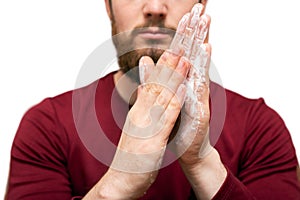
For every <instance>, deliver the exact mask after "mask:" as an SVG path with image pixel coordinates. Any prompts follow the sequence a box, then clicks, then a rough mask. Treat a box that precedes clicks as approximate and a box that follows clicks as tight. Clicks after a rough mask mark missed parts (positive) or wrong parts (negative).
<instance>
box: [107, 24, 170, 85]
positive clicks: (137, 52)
mask: <svg viewBox="0 0 300 200" xmlns="http://www.w3.org/2000/svg"><path fill="white" fill-rule="evenodd" d="M151 26H154V25H153V24H152V23H151V21H149V22H147V23H146V24H143V25H140V26H137V27H135V29H134V30H132V31H127V32H123V33H121V32H119V31H118V27H117V24H116V22H115V20H112V36H113V43H114V45H115V47H116V50H117V56H118V64H119V67H120V70H121V71H122V72H123V73H124V74H126V75H127V76H128V77H130V78H131V79H132V80H134V81H135V82H137V83H140V78H139V68H138V66H139V60H140V58H141V57H142V56H149V57H151V58H152V60H153V62H154V63H157V61H158V60H159V58H160V56H161V55H162V53H163V52H164V51H165V50H166V49H167V48H168V46H169V44H170V42H171V40H169V41H164V42H162V44H160V43H159V42H158V41H155V40H153V41H151V40H149V41H142V42H136V41H135V37H136V36H137V35H138V33H139V31H141V30H143V29H146V28H147V27H151ZM155 26H156V27H159V28H160V29H163V30H165V31H166V32H167V33H168V34H170V35H171V37H170V38H173V36H174V34H175V32H176V29H175V28H167V27H166V26H165V25H164V24H163V21H161V22H159V23H157V24H155Z"/></svg>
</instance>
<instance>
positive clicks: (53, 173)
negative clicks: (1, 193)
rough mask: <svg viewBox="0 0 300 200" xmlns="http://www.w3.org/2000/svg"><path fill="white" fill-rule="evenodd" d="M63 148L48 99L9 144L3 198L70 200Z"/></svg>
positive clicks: (63, 139)
mask: <svg viewBox="0 0 300 200" xmlns="http://www.w3.org/2000/svg"><path fill="white" fill-rule="evenodd" d="M66 146H67V144H66V137H65V136H64V134H63V129H61V128H60V127H59V124H58V123H57V120H56V118H55V110H54V109H53V107H52V105H51V102H50V100H49V99H47V100H45V101H43V102H42V103H41V104H39V105H37V106H35V107H33V108H31V109H30V110H29V111H28V112H27V113H26V114H25V115H24V117H23V119H22V120H21V123H20V125H19V128H18V131H17V134H16V136H15V139H14V142H13V145H12V149H11V163H10V174H9V180H8V184H7V192H6V196H5V199H6V200H15V199H24V200H25V199H30V200H34V199H37V200H40V199H43V200H45V199H46V200H47V199H60V200H64V199H66V200H67V199H72V192H71V184H70V178H69V174H68V171H67V163H66V156H67V155H66V154H67V152H66V150H65V149H64V148H63V147H66Z"/></svg>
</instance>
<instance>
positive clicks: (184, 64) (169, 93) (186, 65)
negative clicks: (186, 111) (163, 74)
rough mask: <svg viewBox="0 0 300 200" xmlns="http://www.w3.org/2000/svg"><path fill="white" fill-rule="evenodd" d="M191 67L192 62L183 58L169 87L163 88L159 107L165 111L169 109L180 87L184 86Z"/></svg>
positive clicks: (174, 72)
mask: <svg viewBox="0 0 300 200" xmlns="http://www.w3.org/2000/svg"><path fill="white" fill-rule="evenodd" d="M190 67H191V65H190V62H189V61H188V60H187V59H186V58H185V57H181V59H180V61H179V63H178V66H177V67H176V69H175V70H174V71H173V73H172V75H171V77H170V79H169V80H168V83H167V85H164V86H163V87H164V88H163V90H162V92H161V93H160V94H159V96H158V97H157V101H156V104H157V105H160V106H162V107H163V108H164V109H166V108H167V106H168V104H169V103H170V101H171V99H172V98H173V96H174V95H175V94H176V91H177V90H178V87H179V86H180V85H181V84H183V82H184V80H185V78H186V76H187V74H188V71H189V69H190Z"/></svg>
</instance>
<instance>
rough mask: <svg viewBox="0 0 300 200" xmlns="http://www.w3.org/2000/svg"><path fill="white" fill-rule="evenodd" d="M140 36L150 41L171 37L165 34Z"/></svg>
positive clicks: (141, 34)
mask: <svg viewBox="0 0 300 200" xmlns="http://www.w3.org/2000/svg"><path fill="white" fill-rule="evenodd" d="M139 35H140V36H141V37H142V38H144V39H150V40H161V39H166V38H168V37H169V35H168V34H164V33H140V34H139Z"/></svg>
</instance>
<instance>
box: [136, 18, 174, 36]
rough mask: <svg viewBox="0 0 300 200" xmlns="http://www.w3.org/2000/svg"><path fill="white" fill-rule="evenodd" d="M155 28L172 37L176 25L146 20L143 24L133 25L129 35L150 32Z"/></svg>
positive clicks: (156, 30)
mask: <svg viewBox="0 0 300 200" xmlns="http://www.w3.org/2000/svg"><path fill="white" fill-rule="evenodd" d="M153 29H155V32H159V33H164V34H168V35H170V36H172V37H174V35H175V33H176V27H171V26H166V25H165V24H164V23H163V22H160V23H152V22H151V21H149V22H146V23H145V24H140V25H137V26H135V27H134V28H133V29H132V31H131V36H136V35H138V34H139V33H142V32H148V31H149V32H151V31H153Z"/></svg>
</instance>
